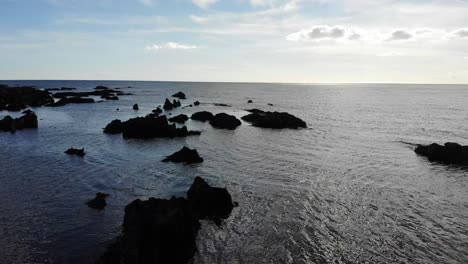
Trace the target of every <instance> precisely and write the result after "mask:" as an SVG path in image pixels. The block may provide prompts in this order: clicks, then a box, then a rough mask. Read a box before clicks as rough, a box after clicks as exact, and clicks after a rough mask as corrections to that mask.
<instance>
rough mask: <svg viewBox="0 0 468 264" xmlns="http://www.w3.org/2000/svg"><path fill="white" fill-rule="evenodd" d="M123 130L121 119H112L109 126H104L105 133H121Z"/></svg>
mask: <svg viewBox="0 0 468 264" xmlns="http://www.w3.org/2000/svg"><path fill="white" fill-rule="evenodd" d="M122 132H123V124H122V121H120V120H119V119H115V120H112V122H110V123H109V124H107V126H106V127H105V128H104V133H106V134H120V133H122Z"/></svg>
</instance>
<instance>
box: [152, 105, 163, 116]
mask: <svg viewBox="0 0 468 264" xmlns="http://www.w3.org/2000/svg"><path fill="white" fill-rule="evenodd" d="M153 113H154V114H158V115H159V114H162V109H161V108H159V106H158V108H156V109H154V110H153Z"/></svg>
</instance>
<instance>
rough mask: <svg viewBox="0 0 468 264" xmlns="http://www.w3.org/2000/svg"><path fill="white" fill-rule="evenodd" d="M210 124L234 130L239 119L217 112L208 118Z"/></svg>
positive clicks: (238, 123)
mask: <svg viewBox="0 0 468 264" xmlns="http://www.w3.org/2000/svg"><path fill="white" fill-rule="evenodd" d="M210 125H212V126H213V127H215V128H220V129H229V130H234V129H236V128H237V127H238V126H240V125H241V121H240V120H239V119H237V118H236V117H235V116H232V115H228V114H225V113H219V114H216V115H215V116H214V117H213V118H212V119H211V120H210Z"/></svg>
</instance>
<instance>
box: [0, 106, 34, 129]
mask: <svg viewBox="0 0 468 264" xmlns="http://www.w3.org/2000/svg"><path fill="white" fill-rule="evenodd" d="M37 127H38V121H37V116H36V114H35V113H34V112H32V111H31V112H27V113H26V114H25V115H23V116H21V117H19V118H12V117H11V116H5V117H4V118H3V119H2V120H0V131H3V132H12V133H14V132H16V130H21V129H27V128H37Z"/></svg>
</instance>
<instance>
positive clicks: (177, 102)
mask: <svg viewBox="0 0 468 264" xmlns="http://www.w3.org/2000/svg"><path fill="white" fill-rule="evenodd" d="M172 105H173V106H174V108H177V107H180V106H181V104H180V101H178V100H176V99H174V100H173V101H172Z"/></svg>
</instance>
